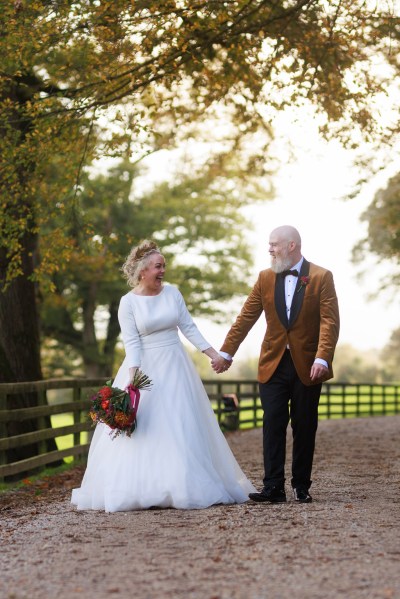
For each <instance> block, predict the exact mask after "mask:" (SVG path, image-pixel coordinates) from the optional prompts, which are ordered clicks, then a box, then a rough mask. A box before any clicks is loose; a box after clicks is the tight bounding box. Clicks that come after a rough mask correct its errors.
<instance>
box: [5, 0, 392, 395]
mask: <svg viewBox="0 0 400 599" xmlns="http://www.w3.org/2000/svg"><path fill="white" fill-rule="evenodd" d="M397 24H398V19H397V18H394V17H393V15H392V14H390V11H388V10H387V9H386V3H383V2H381V3H378V7H377V8H376V9H375V8H374V9H370V8H368V6H367V5H366V4H365V2H364V1H362V0H356V1H354V0H337V1H334V2H331V3H326V2H324V1H322V0H289V1H285V2H283V1H279V0H278V1H277V2H274V3H271V2H267V1H266V0H237V1H236V0H233V1H232V2H221V1H220V0H211V1H209V0H207V1H205V0H197V1H195V2H186V1H185V0H176V1H174V0H159V1H158V2H151V1H149V0H138V1H137V2H135V3H132V2H130V1H128V0H112V1H111V0H108V1H104V2H93V1H85V2H83V1H82V2H81V1H75V2H67V1H66V0H60V1H59V2H57V3H55V2H53V1H51V0H16V1H15V2H5V1H2V3H1V11H0V27H1V33H2V35H1V36H0V51H1V56H2V67H1V71H2V72H1V75H2V77H1V80H0V155H1V159H2V165H1V169H2V186H1V189H0V206H1V218H0V222H1V225H0V284H1V287H2V291H1V293H0V381H10V380H16V381H23V380H32V379H40V378H41V376H42V373H41V364H40V356H39V349H40V345H39V341H40V335H39V321H38V310H37V304H36V298H37V297H38V295H39V293H40V289H41V288H42V287H43V286H44V285H47V286H48V287H50V288H51V278H52V277H53V275H54V273H56V272H58V271H59V270H60V268H61V267H62V265H63V264H64V263H65V262H68V261H69V260H72V259H73V257H74V254H75V253H76V251H77V246H76V237H77V236H76V234H75V233H76V231H77V228H78V227H79V223H80V217H81V215H80V213H79V202H78V190H79V183H80V174H81V172H82V167H83V166H84V165H85V164H86V160H87V159H88V157H90V158H93V156H95V150H94V141H97V140H98V139H99V138H101V139H102V144H100V145H98V146H97V150H96V151H97V152H102V153H104V152H105V151H107V152H111V153H112V152H120V153H122V154H123V153H124V151H125V149H126V143H127V140H128V138H130V137H134V138H135V139H136V140H137V142H138V145H140V141H141V136H142V134H143V132H145V131H146V128H147V127H148V126H149V123H150V122H151V119H152V115H153V114H154V113H156V114H157V115H159V116H160V123H162V122H163V121H169V122H170V123H174V124H175V125H176V127H177V128H178V130H179V129H181V128H182V127H183V126H184V125H187V124H189V123H192V122H194V121H196V120H201V119H202V118H204V117H205V116H206V117H208V116H209V115H211V114H214V115H215V116H216V117H217V116H218V111H220V110H221V107H223V110H224V111H225V112H226V113H228V114H229V115H230V117H231V119H232V121H233V122H234V123H235V124H236V133H237V138H238V137H240V135H241V134H242V132H243V131H252V130H253V131H254V130H255V129H256V128H257V127H262V126H264V135H265V130H266V123H268V121H269V118H270V117H269V115H268V112H269V111H275V110H279V109H281V108H283V107H285V106H286V105H293V104H294V103H296V102H300V103H301V102H304V101H310V102H312V103H314V104H315V105H316V106H318V108H319V109H320V110H321V111H322V112H324V114H326V115H327V119H330V120H331V121H332V122H333V123H336V125H337V126H336V127H335V135H338V134H339V133H340V132H341V133H342V137H343V139H345V138H346V134H345V132H346V124H347V131H348V130H349V128H350V129H351V132H352V133H353V132H354V129H355V128H356V127H357V126H359V127H360V129H361V130H364V131H365V132H366V133H367V134H369V135H372V134H373V133H374V118H373V112H372V111H371V110H369V106H370V99H371V97H372V96H373V95H374V94H377V93H379V92H380V91H382V90H384V88H385V85H386V82H385V81H384V80H383V79H382V78H381V77H376V78H374V77H371V76H370V57H371V55H373V56H377V55H382V56H388V57H389V58H390V59H391V61H392V63H393V64H395V59H394V55H395V54H396V52H395V48H397V45H398V29H396V25H397ZM391 52H392V55H391V54H390V53H391ZM128 103H129V104H128ZM265 106H267V107H268V110H266V109H265ZM123 109H124V110H125V111H128V112H129V123H122V126H121V128H120V129H118V128H116V130H115V133H110V131H109V123H110V120H112V122H113V125H116V124H117V122H118V119H119V118H123V117H121V114H122V113H123ZM106 117H107V118H106ZM261 130H262V129H261ZM324 132H325V134H327V135H328V129H327V128H326V129H325V131H324ZM156 133H159V131H156ZM161 134H162V131H161ZM228 135H231V132H229V134H228ZM124 143H125V147H124ZM57 159H59V160H62V163H63V165H64V167H65V168H64V172H63V177H62V178H61V180H57V181H56V182H55V181H54V180H51V177H49V170H51V168H52V167H53V166H54V162H55V160H57ZM49 181H51V184H49ZM60 215H63V218H64V219H65V221H66V222H68V223H69V224H71V226H68V227H59V228H58V230H55V229H54V228H51V227H48V228H47V231H48V232H47V235H42V236H41V238H40V246H39V236H38V233H39V231H40V230H45V229H46V225H47V223H49V222H51V221H52V220H54V219H55V220H57V221H58V222H59V218H60ZM74 230H75V233H73V234H72V235H71V231H74ZM80 234H81V235H87V237H88V238H89V242H90V236H91V234H92V232H91V231H90V230H89V231H85V229H84V228H81V230H80ZM23 401H25V400H23V399H22V398H19V399H18V402H20V405H22V402H23ZM32 401H34V400H32V399H27V400H26V402H27V404H26V405H30V404H31V403H32Z"/></svg>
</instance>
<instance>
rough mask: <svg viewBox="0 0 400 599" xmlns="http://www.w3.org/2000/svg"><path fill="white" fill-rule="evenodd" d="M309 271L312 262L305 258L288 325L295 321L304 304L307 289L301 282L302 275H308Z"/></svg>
mask: <svg viewBox="0 0 400 599" xmlns="http://www.w3.org/2000/svg"><path fill="white" fill-rule="evenodd" d="M309 272H310V263H309V262H308V261H307V260H306V259H305V258H304V260H303V264H302V265H301V269H300V273H299V278H298V280H297V285H296V289H295V292H294V296H293V299H292V306H291V308H290V320H289V325H288V326H292V325H293V323H294V322H295V320H296V318H297V317H298V315H299V312H300V309H301V306H302V304H303V298H304V292H305V289H306V285H302V284H301V277H306V276H308V273H309Z"/></svg>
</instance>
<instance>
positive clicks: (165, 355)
mask: <svg viewBox="0 0 400 599" xmlns="http://www.w3.org/2000/svg"><path fill="white" fill-rule="evenodd" d="M118 317H119V322H120V326H121V333H122V339H123V342H124V346H125V352H126V357H125V360H124V362H123V363H122V365H121V367H120V369H119V371H118V373H117V376H116V378H115V380H114V381H113V386H114V387H119V388H121V389H124V388H125V387H126V386H127V385H128V383H129V367H131V366H139V367H140V368H141V370H142V371H143V372H144V373H145V374H147V375H148V376H149V378H150V379H151V380H152V386H151V388H150V389H149V390H147V391H144V390H142V391H141V399H140V405H139V410H138V414H137V428H136V430H135V431H134V432H133V434H132V436H131V437H127V436H125V435H119V436H118V437H117V438H115V439H111V437H110V429H109V427H108V426H107V425H105V424H98V425H97V426H96V430H95V432H94V435H93V439H92V442H91V446H90V450H89V456H88V464H87V468H86V472H85V475H84V477H83V480H82V484H81V487H80V488H78V489H74V490H73V492H72V499H71V501H72V504H74V505H76V506H77V508H78V509H81V510H85V509H94V510H105V511H107V512H116V511H128V510H135V509H143V508H149V507H173V508H180V509H194V508H205V507H208V506H211V505H214V504H219V503H241V502H244V501H246V500H247V498H248V494H249V493H250V492H252V491H254V490H255V489H254V487H253V485H252V483H251V482H250V481H249V480H248V479H247V478H246V476H245V475H244V473H243V472H242V470H241V469H240V467H239V465H238V463H237V461H236V459H235V457H234V455H233V453H232V451H231V449H230V448H229V445H228V443H227V441H226V439H225V437H224V435H223V434H222V432H221V430H220V428H219V425H218V422H217V420H216V418H215V415H214V412H213V410H212V407H211V405H210V401H209V399H208V396H207V394H206V391H205V389H204V387H203V384H202V382H201V379H200V377H199V375H198V373H197V371H196V369H195V367H194V365H193V362H192V361H191V359H190V357H189V356H188V354H187V352H186V350H185V348H184V346H183V344H182V342H181V340H180V338H179V334H178V329H179V330H180V331H181V332H182V334H183V335H184V336H185V337H186V338H187V339H188V340H189V341H190V342H191V343H192V344H193V345H194V346H195V347H196V348H198V349H199V350H201V351H202V350H204V349H207V348H208V347H210V344H209V343H208V342H207V341H206V339H204V337H203V336H202V335H201V333H200V332H199V330H198V328H197V326H196V325H195V323H194V322H193V319H192V318H191V316H190V314H189V312H188V310H187V308H186V305H185V302H184V300H183V297H182V295H181V293H180V292H179V290H178V289H177V288H176V287H174V286H172V285H164V286H163V288H162V290H161V292H160V293H159V294H158V295H155V296H142V295H136V294H134V293H133V292H129V293H127V294H126V295H124V296H123V297H122V298H121V302H120V307H119V312H118Z"/></svg>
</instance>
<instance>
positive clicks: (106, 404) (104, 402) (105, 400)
mask: <svg viewBox="0 0 400 599" xmlns="http://www.w3.org/2000/svg"><path fill="white" fill-rule="evenodd" d="M109 406H110V400H109V399H103V401H102V402H101V407H102V408H103V410H107V408H108V407H109Z"/></svg>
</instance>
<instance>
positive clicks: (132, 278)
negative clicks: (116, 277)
mask: <svg viewBox="0 0 400 599" xmlns="http://www.w3.org/2000/svg"><path fill="white" fill-rule="evenodd" d="M153 254H161V251H160V248H159V247H158V246H157V244H156V243H155V242H154V241H151V240H149V239H144V240H143V241H141V242H140V243H139V245H137V246H136V247H133V248H132V249H131V251H130V252H129V254H128V256H127V258H126V260H125V262H124V264H123V265H122V267H121V270H122V272H123V275H124V277H125V278H126V280H127V281H128V285H130V287H136V285H137V284H138V283H139V277H140V272H141V271H142V270H143V269H144V268H146V266H147V262H148V258H149V257H150V256H152V255H153Z"/></svg>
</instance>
